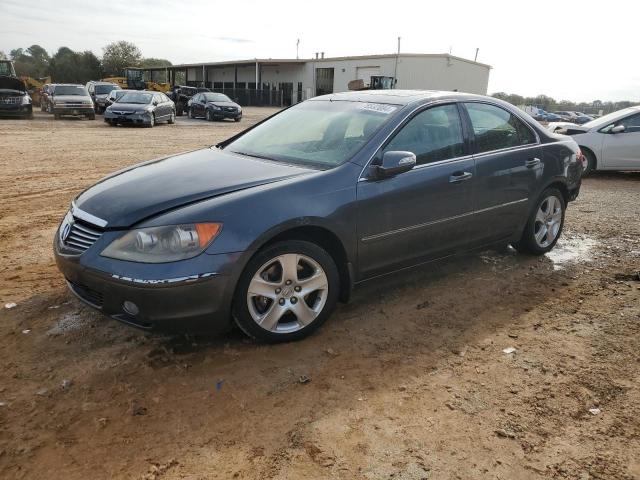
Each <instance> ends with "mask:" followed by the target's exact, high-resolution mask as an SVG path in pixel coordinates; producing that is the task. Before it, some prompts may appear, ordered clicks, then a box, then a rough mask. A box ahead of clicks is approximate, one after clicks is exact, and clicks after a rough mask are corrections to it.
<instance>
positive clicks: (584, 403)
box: [0, 109, 640, 480]
mask: <svg viewBox="0 0 640 480" xmlns="http://www.w3.org/2000/svg"><path fill="white" fill-rule="evenodd" d="M267 113H269V112H268V111H266V110H264V109H247V111H246V112H245V115H246V116H245V119H244V120H243V122H242V123H241V124H240V125H238V124H233V123H230V122H225V123H207V122H203V121H194V120H187V119H180V121H179V122H178V124H177V125H175V126H165V125H162V126H158V127H156V128H153V129H138V128H109V127H107V126H106V125H104V124H103V123H102V122H101V121H100V120H96V121H94V122H91V121H86V120H82V121H74V120H64V121H58V122H54V121H53V120H52V119H51V118H50V117H49V116H46V115H44V114H38V115H37V116H36V119H35V120H34V121H31V122H29V121H12V120H0V152H2V154H1V155H0V202H1V204H2V207H1V208H0V243H1V245H2V248H1V250H0V256H1V257H0V258H1V260H0V302H1V304H0V362H1V364H2V369H1V370H0V478H2V479H47V480H50V479H65V480H74V479H162V480H169V479H190V480H204V479H227V478H241V479H298V478H313V479H322V478H337V479H406V480H417V479H450V478H452V479H470V478H474V479H475V478H500V479H529V478H562V479H564V478H569V479H579V480H586V479H632V478H640V386H639V380H640V322H639V321H640V303H639V300H640V281H639V278H638V273H637V272H638V270H640V222H639V220H638V218H639V216H640V174H599V175H594V176H593V177H591V178H588V179H586V180H585V182H584V184H583V188H582V192H581V195H580V197H579V199H578V200H577V201H576V202H574V203H572V204H571V205H570V208H569V210H568V213H567V217H566V230H565V233H564V235H563V238H562V240H561V242H560V243H559V245H558V247H557V248H556V250H554V252H552V254H549V255H547V256H544V257H541V258H532V257H527V256H523V255H517V254H515V253H514V252H513V251H512V250H505V251H487V252H482V253H478V254H474V255H469V256H465V257H460V258H458V259H456V260H453V261H448V262H446V263H440V264H432V265H429V266H426V267H422V268H420V269H417V270H416V271H412V272H409V273H403V274H402V275H396V276H393V277H388V278H386V279H383V280H377V281H375V282H369V283H368V284H365V285H363V286H361V287H360V288H358V289H357V290H356V292H355V295H354V298H353V300H352V301H351V302H350V303H349V304H347V305H341V306H340V307H339V308H338V310H337V312H336V313H335V314H334V316H333V317H332V318H331V319H330V320H329V321H328V322H327V323H326V324H325V325H324V327H323V328H322V329H321V330H320V331H319V332H318V333H317V334H316V335H314V336H312V337H311V338H309V339H307V340H304V341H302V342H298V343H294V344H286V345H277V346H264V345H258V344H254V343H252V342H250V341H248V340H246V339H245V338H244V337H243V336H242V335H241V334H240V333H238V332H237V331H233V332H231V333H229V334H227V335H225V336H223V337H218V338H200V337H179V336H178V337H170V336H165V335H159V334H149V333H144V332H140V331H137V330H134V329H131V328H130V327H127V326H125V325H121V324H119V323H117V322H115V321H113V320H109V319H107V318H104V317H102V316H101V315H100V314H98V313H95V312H94V311H92V310H91V309H89V308H87V307H85V306H83V305H82V304H80V303H79V302H78V301H77V300H75V299H74V298H72V296H71V295H70V294H69V293H68V292H67V290H66V288H65V285H64V282H63V279H62V277H61V276H60V274H59V273H58V271H57V270H56V268H55V265H54V261H53V258H52V252H51V242H52V237H53V235H54V232H55V229H56V226H57V224H58V222H59V220H60V218H61V217H62V215H63V214H64V212H65V211H66V210H67V208H68V206H69V202H70V201H71V199H72V198H73V197H74V196H75V195H76V194H77V193H78V192H80V191H81V190H82V189H84V188H85V187H87V186H89V185H90V184H92V183H93V182H95V181H96V180H97V179H98V178H100V177H101V176H103V175H105V174H107V173H108V172H111V171H113V170H116V169H119V168H122V167H124V166H127V165H130V164H133V163H136V162H138V161H142V160H147V159H151V158H154V157H158V156H162V155H166V154H171V153H175V152H180V151H185V150H190V149H194V148H198V147H202V146H205V145H209V144H212V143H215V142H216V141H218V140H221V139H223V138H225V137H227V136H230V135H231V134H232V133H234V132H235V131H237V130H238V129H239V128H242V127H244V126H246V125H248V124H249V123H250V122H253V121H257V120H258V119H259V118H262V117H263V116H264V115H265V114H267ZM100 118H101V117H98V119H100ZM10 302H15V303H16V304H17V306H15V307H14V308H6V307H4V305H5V304H7V303H10ZM510 347H512V348H514V349H515V351H514V352H513V353H505V352H504V350H505V349H509V348H510ZM507 351H510V350H507Z"/></svg>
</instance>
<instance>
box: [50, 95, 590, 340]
mask: <svg viewBox="0 0 640 480" xmlns="http://www.w3.org/2000/svg"><path fill="white" fill-rule="evenodd" d="M116 105H119V104H115V105H114V106H112V107H110V108H115V106H116ZM582 170H583V165H582V158H581V155H580V151H579V149H578V145H577V144H576V143H575V142H573V141H571V140H568V139H567V137H566V136H563V135H556V134H554V133H551V132H549V131H547V130H546V129H544V128H543V127H541V126H540V124H539V123H537V122H536V121H535V120H533V119H532V118H531V117H530V116H528V115H527V114H525V113H524V112H522V111H520V110H519V109H517V108H516V107H513V106H512V105H510V104H508V103H506V102H502V101H500V100H497V99H494V98H490V97H485V96H479V95H471V94H462V93H455V92H433V91H425V92H421V91H401V90H388V91H383V90H378V91H362V92H345V93H336V94H331V95H324V96H319V97H315V98H313V99H310V100H307V101H304V102H301V103H299V104H296V105H294V106H293V107H290V108H288V109H285V110H283V111H281V112H279V113H277V114H276V115H274V116H272V117H271V118H269V119H267V120H266V121H264V122H261V123H259V124H257V125H255V126H252V127H250V128H248V129H247V130H245V131H244V132H241V133H240V134H238V135H235V136H233V137H231V138H230V139H228V140H225V141H223V142H221V143H219V144H218V145H217V146H214V147H210V148H205V149H202V150H196V151H193V152H189V153H184V154H180V155H175V156H169V157H166V158H163V159H159V160H155V161H151V162H146V163H143V164H139V165H136V166H133V167H131V168H129V169H127V170H122V171H120V172H118V173H116V174H114V175H112V176H110V177H107V178H105V179H103V180H101V181H100V182H99V183H98V184H96V185H95V186H93V187H91V188H89V189H87V190H85V191H84V192H83V193H81V194H80V195H79V196H78V197H76V198H75V200H74V201H73V202H72V204H71V210H70V211H69V212H68V213H67V214H66V216H65V217H64V219H63V220H62V223H61V225H60V227H59V228H58V232H57V235H56V237H55V241H54V253H55V257H56V261H57V264H58V267H59V269H60V270H61V272H62V273H63V275H64V277H65V278H66V279H67V282H68V285H69V287H70V289H71V290H72V291H73V292H74V293H75V294H76V295H77V296H78V297H79V298H80V299H82V300H83V301H84V302H86V303H87V304H89V305H91V306H93V307H94V308H97V309H99V310H101V311H102V312H103V313H105V314H107V315H110V316H112V317H113V318H116V319H118V320H121V321H124V322H127V323H129V324H132V325H137V326H139V327H142V328H147V329H151V328H172V329H179V330H186V329H191V330H193V329H195V330H203V329H206V330H216V329H217V330H220V329H226V328H227V327H228V325H229V322H230V319H231V318H232V317H233V318H234V319H235V321H236V323H237V324H238V326H239V327H240V328H241V329H242V330H243V331H244V332H245V333H247V334H248V335H249V336H251V337H254V338H257V339H259V340H261V341H271V342H277V341H287V340H294V339H299V338H302V337H304V336H306V335H308V334H309V333H311V332H313V331H314V330H316V329H317V328H318V327H319V326H320V325H321V324H322V323H323V322H324V321H325V320H327V318H328V317H329V315H330V314H331V312H332V310H333V309H334V307H335V306H336V302H337V301H338V300H339V299H340V300H347V299H348V298H349V295H350V292H351V289H352V287H353V286H354V285H355V284H358V283H360V282H363V281H365V280H368V279H372V278H375V277H377V276H379V275H383V274H387V273H390V272H393V271H396V270H401V269H403V268H406V267H409V266H415V265H421V264H423V263H425V262H429V261H433V260H436V259H441V258H444V257H447V256H450V255H452V254H455V253H460V252H466V251H469V250H471V249H476V248H479V247H486V246H488V245H506V244H508V243H512V244H513V245H514V246H515V247H516V248H517V249H518V250H519V251H522V252H528V253H532V254H536V255H541V254H544V253H546V252H548V251H550V250H551V249H552V248H553V247H554V245H555V244H556V242H557V240H558V238H559V237H560V234H561V231H562V226H563V222H564V214H565V209H566V206H567V203H568V202H570V201H572V200H574V199H575V198H576V197H577V195H578V192H579V189H580V181H581V173H582Z"/></svg>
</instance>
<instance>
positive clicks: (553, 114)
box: [546, 112, 563, 122]
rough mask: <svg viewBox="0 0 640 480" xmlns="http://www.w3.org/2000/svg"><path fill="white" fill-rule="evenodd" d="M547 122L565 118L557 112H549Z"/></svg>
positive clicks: (559, 120) (560, 120)
mask: <svg viewBox="0 0 640 480" xmlns="http://www.w3.org/2000/svg"><path fill="white" fill-rule="evenodd" d="M546 120H547V122H562V121H563V119H562V117H561V116H560V115H556V114H555V113H551V112H547V119H546Z"/></svg>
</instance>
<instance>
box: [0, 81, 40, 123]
mask: <svg viewBox="0 0 640 480" xmlns="http://www.w3.org/2000/svg"><path fill="white" fill-rule="evenodd" d="M0 116H2V117H4V116H7V117H22V118H33V105H32V102H31V97H30V96H29V92H28V91H27V86H26V85H25V84H24V82H23V81H22V80H20V79H19V78H17V77H11V76H7V75H0Z"/></svg>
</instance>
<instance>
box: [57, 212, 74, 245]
mask: <svg viewBox="0 0 640 480" xmlns="http://www.w3.org/2000/svg"><path fill="white" fill-rule="evenodd" d="M72 225H73V220H72V219H70V218H69V216H68V215H67V216H66V217H65V218H64V221H63V222H62V225H60V240H61V241H62V242H65V241H66V240H67V237H69V234H70V233H71V226H72Z"/></svg>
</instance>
